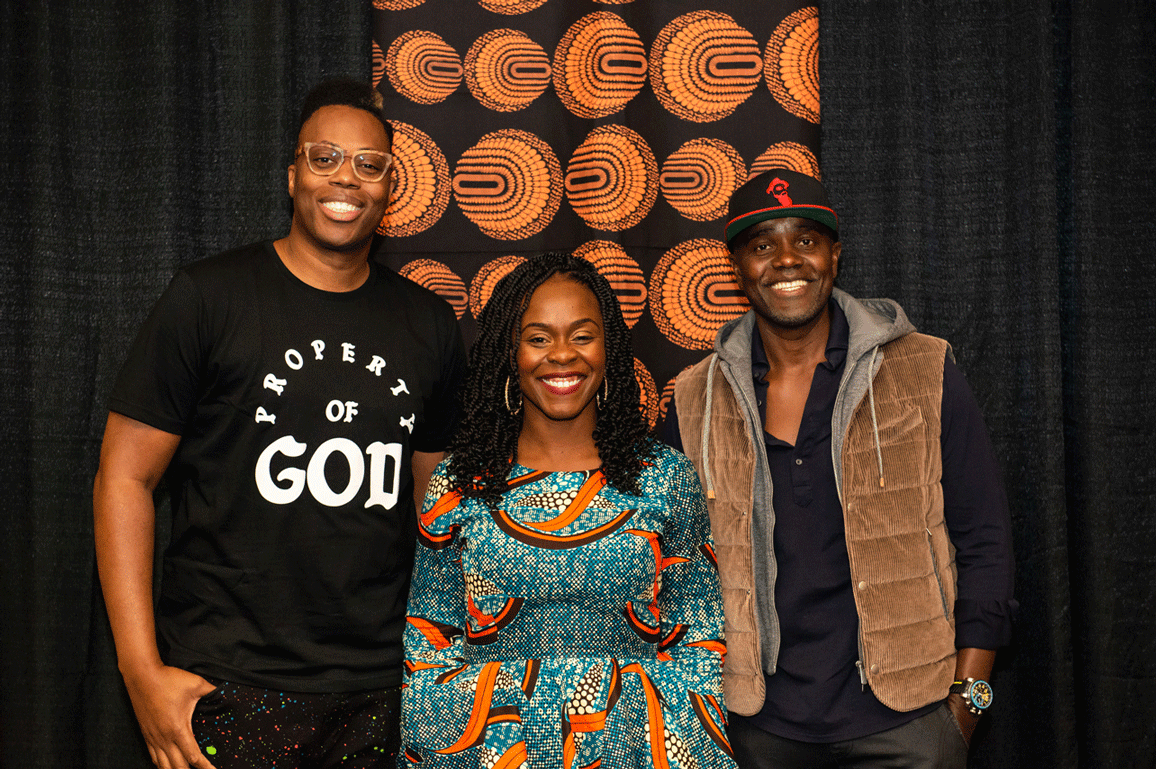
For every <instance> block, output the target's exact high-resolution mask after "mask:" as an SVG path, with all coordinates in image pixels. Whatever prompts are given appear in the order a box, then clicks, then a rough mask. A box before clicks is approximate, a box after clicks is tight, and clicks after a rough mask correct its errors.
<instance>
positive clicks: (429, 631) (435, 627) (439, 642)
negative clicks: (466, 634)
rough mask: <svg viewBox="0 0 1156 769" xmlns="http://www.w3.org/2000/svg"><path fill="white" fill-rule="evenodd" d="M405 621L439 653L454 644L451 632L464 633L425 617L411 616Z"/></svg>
mask: <svg viewBox="0 0 1156 769" xmlns="http://www.w3.org/2000/svg"><path fill="white" fill-rule="evenodd" d="M405 621H406V622H408V623H409V624H411V625H413V626H414V627H415V628H417V629H418V630H419V631H420V632H421V634H422V635H423V636H424V637H425V640H427V641H429V643H430V646H432V647H434V648H435V649H437V650H438V651H441V650H442V649H445V648H446V647H448V646H449V645H450V644H451V643H452V642H451V641H450V637H451V636H450V635H449V631H453V630H456V631H457V633H455V635H461V633H462V631H461V629H460V628H456V627H451V626H449V625H446V624H443V623H441V622H434V621H433V620H428V619H426V618H425V617H414V616H412V615H411V616H408V617H406V618H405Z"/></svg>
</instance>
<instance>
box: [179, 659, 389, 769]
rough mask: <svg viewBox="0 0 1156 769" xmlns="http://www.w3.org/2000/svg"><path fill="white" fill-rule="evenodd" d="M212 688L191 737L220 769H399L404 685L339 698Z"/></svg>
mask: <svg viewBox="0 0 1156 769" xmlns="http://www.w3.org/2000/svg"><path fill="white" fill-rule="evenodd" d="M209 680H210V682H211V683H214V684H216V685H217V688H216V689H215V690H214V691H211V692H209V693H208V694H206V695H205V696H204V697H202V698H201V700H200V702H198V703H197V707H196V709H195V710H194V711H193V734H195V735H196V737H197V744H198V745H200V746H201V752H202V753H203V754H204V755H205V756H206V757H208V759H209V761H211V762H212V764H213V766H215V767H217V769H251V768H252V767H258V766H259V767H272V766H276V767H282V766H283V767H296V769H328V768H329V767H342V769H366V768H368V767H389V768H390V769H393V767H394V766H396V756H397V750H398V745H399V744H400V741H401V731H400V728H399V723H398V717H399V715H400V713H401V687H400V686H398V687H394V688H392V689H380V690H374V691H366V692H342V693H338V694H302V693H298V692H276V691H272V690H269V689H260V688H258V687H255V686H244V685H241V684H233V683H228V682H225V681H217V680H214V679H209Z"/></svg>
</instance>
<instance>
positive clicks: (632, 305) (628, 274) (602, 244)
mask: <svg viewBox="0 0 1156 769" xmlns="http://www.w3.org/2000/svg"><path fill="white" fill-rule="evenodd" d="M574 256H577V257H578V258H580V259H586V260H587V261H589V262H592V263H593V264H594V266H595V267H596V268H597V269H598V272H599V273H600V274H601V275H602V277H604V278H606V280H607V282H609V283H610V287H611V288H612V289H614V295H615V296H616V297H618V306H619V307H621V308H622V319H623V320H625V321H626V326H627V328H634V324H635V323H637V322H638V319H639V318H641V317H642V311H643V310H645V309H646V276H645V275H643V273H642V268H641V267H639V266H638V262H636V261H634V260H633V259H631V258H630V256H629V254H627V253H626V251H624V250H623V249H622V246H620V245H618V244H617V243H611V242H610V241H609V240H592V241H590V242H589V243H583V244H582V245H580V246H578V248H576V249H574Z"/></svg>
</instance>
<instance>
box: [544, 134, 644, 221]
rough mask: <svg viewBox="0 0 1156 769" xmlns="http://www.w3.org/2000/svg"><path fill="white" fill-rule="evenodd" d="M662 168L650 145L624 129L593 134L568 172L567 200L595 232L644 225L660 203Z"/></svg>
mask: <svg viewBox="0 0 1156 769" xmlns="http://www.w3.org/2000/svg"><path fill="white" fill-rule="evenodd" d="M657 182H658V164H657V163H656V162H655V161H654V153H653V152H651V151H650V147H648V146H647V144H646V140H645V139H643V138H642V136H641V135H639V134H638V133H636V132H635V131H632V130H630V129H629V128H627V127H625V126H620V125H608V126H601V127H599V128H595V129H594V130H593V131H591V132H590V133H589V134H587V136H586V139H585V140H584V141H583V142H582V143H581V144H580V145H578V148H577V149H575V150H574V154H573V155H572V156H571V157H570V164H569V165H568V166H567V167H566V197H567V198H568V199H569V200H570V205H571V206H572V207H573V209H574V212H575V213H576V214H578V216H580V217H582V220H583V221H585V222H586V224H587V225H588V226H590V227H593V228H594V229H596V230H609V231H612V232H617V231H619V230H625V229H627V228H629V227H633V226H634V225H636V224H638V223H639V222H641V221H642V220H643V219H644V218H646V215H647V214H648V213H650V209H651V208H652V207H653V206H654V201H655V199H656V198H657V197H658V183H657Z"/></svg>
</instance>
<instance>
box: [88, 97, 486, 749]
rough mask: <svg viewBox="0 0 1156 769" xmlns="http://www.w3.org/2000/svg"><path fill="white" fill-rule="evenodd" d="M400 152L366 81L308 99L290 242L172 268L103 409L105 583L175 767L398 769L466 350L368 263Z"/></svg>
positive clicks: (133, 679)
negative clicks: (433, 516)
mask: <svg viewBox="0 0 1156 769" xmlns="http://www.w3.org/2000/svg"><path fill="white" fill-rule="evenodd" d="M391 149H392V129H391V127H390V125H389V123H388V122H386V121H385V119H384V117H383V116H382V114H381V109H380V106H379V97H378V95H377V94H376V93H375V92H374V90H373V89H372V88H371V87H370V86H369V85H368V84H365V83H361V82H358V81H353V80H337V81H328V82H326V83H322V84H321V85H320V86H318V87H317V88H315V89H314V90H313V91H312V92H311V93H310V94H309V95H308V96H307V97H306V100H305V104H304V107H303V109H302V114H301V125H300V131H299V134H298V141H297V145H296V148H295V152H294V157H293V162H292V164H291V165H290V166H289V171H288V187H289V195H290V197H291V198H292V199H293V218H292V223H291V225H290V229H289V234H288V235H287V236H285V237H283V238H281V239H279V240H275V241H267V242H263V243H258V244H254V245H250V246H245V247H242V248H238V249H234V250H232V251H229V252H226V253H224V254H220V255H218V256H215V257H212V258H210V259H206V260H204V261H201V262H197V263H195V264H193V265H190V266H187V267H185V268H183V269H181V270H180V271H179V272H178V273H177V275H176V277H174V279H173V281H172V283H171V284H170V286H169V288H168V290H167V291H166V292H165V294H164V295H163V296H162V297H161V299H160V301H159V302H158V303H157V305H156V307H155V308H154V309H153V311H152V313H151V315H150V316H149V318H148V320H147V321H146V322H145V324H144V326H143V328H142V329H141V331H140V334H139V335H138V337H137V340H136V342H135V343H134V345H133V347H132V349H131V351H130V353H129V356H128V360H127V361H126V363H125V365H124V368H123V369H122V371H121V374H120V376H119V377H118V379H117V382H116V385H115V387H114V389H113V393H112V396H111V399H110V411H111V413H110V414H109V418H108V424H107V427H106V429H105V435H104V444H103V447H102V449H101V459H100V467H99V470H98V471H97V476H96V483H95V487H94V510H95V533H96V549H97V563H98V566H99V570H100V578H101V585H102V587H103V590H104V596H105V602H106V604H107V607H108V613H109V618H110V620H111V624H112V629H113V635H114V638H115V641H116V650H117V658H118V664H119V667H120V671H121V673H122V675H123V677H124V681H125V684H126V686H127V688H128V692H129V695H130V698H131V700H132V704H133V709H134V711H135V712H136V716H137V719H138V721H139V723H140V726H141V731H142V733H143V734H144V737H145V741H146V743H147V745H148V750H149V754H150V756H151V757H152V760H153V762H154V763H155V764H156V765H157V766H158V767H161V768H162V769H185V767H189V766H194V767H201V768H202V769H205V768H209V767H215V768H216V769H232V767H252V766H274V765H276V766H293V767H302V768H304V767H329V766H337V765H341V766H344V767H353V766H357V767H364V766H392V765H393V762H394V753H395V752H396V749H397V742H398V726H397V717H398V709H399V702H400V687H401V683H402V648H401V636H402V628H403V625H404V622H405V606H406V597H407V593H408V589H409V577H410V571H411V568H412V565H413V548H414V541H415V540H414V536H415V524H416V515H415V510H414V498H415V496H417V497H418V499H420V497H421V495H423V494H424V490H425V485H426V483H427V482H428V480H429V477H430V473H431V472H432V470H433V468H434V466H435V465H436V464H437V462H438V461H440V459H441V457H442V455H443V451H444V448H445V445H446V442H447V440H448V437H449V434H450V430H451V428H452V422H453V419H454V415H453V414H452V413H451V411H452V410H451V407H450V405H449V404H452V403H453V402H454V393H455V390H456V388H457V385H458V382H459V380H460V377H461V373H462V370H463V369H464V350H463V346H462V341H461V335H460V332H459V329H458V326H457V321H456V319H455V317H454V313H453V310H452V309H451V308H450V307H449V305H448V304H446V303H445V302H443V301H442V300H441V299H439V298H437V297H436V296H435V295H434V294H432V293H431V292H428V291H426V290H425V289H423V288H421V287H419V286H417V285H415V284H413V283H411V282H409V281H407V280H405V279H404V278H401V277H400V276H398V275H397V274H396V273H393V272H391V271H389V270H388V269H386V268H384V267H382V266H381V265H379V264H377V263H376V262H374V261H373V260H371V259H370V246H371V242H372V239H373V235H374V232H375V230H376V228H377V225H378V224H379V222H380V221H381V219H382V216H383V214H384V212H385V209H386V206H387V204H388V202H389V191H390V178H391V177H390V170H391V166H392V164H393V156H392V155H391V154H390V151H391ZM162 477H164V478H165V480H166V482H167V490H168V491H169V493H170V496H171V501H172V513H173V524H172V540H171V544H170V545H169V546H168V548H167V549H166V550H165V552H164V556H163V559H162V561H161V563H162V564H163V567H162V568H163V572H162V575H161V580H160V594H159V596H158V599H157V600H156V601H155V603H154V600H153V591H152V585H153V539H154V530H155V518H156V511H155V508H154V504H153V492H154V490H155V489H156V488H157V485H158V483H159V482H160V480H161V478H162ZM154 607H155V608H154Z"/></svg>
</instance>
